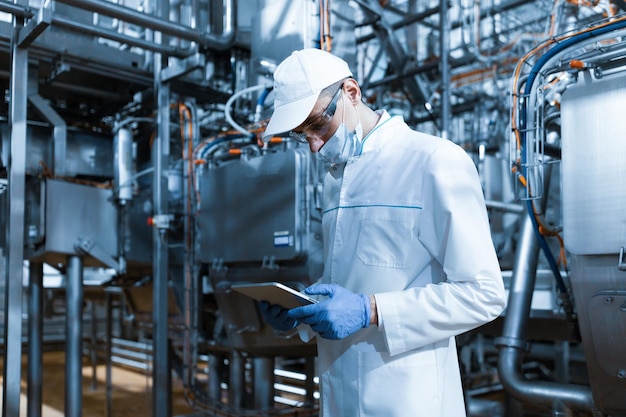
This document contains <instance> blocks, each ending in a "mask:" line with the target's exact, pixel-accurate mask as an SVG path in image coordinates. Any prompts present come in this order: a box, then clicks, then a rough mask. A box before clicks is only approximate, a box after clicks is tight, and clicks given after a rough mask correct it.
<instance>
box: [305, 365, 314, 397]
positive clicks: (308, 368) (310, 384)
mask: <svg viewBox="0 0 626 417" xmlns="http://www.w3.org/2000/svg"><path fill="white" fill-rule="evenodd" d="M304 372H305V375H306V381H305V382H304V389H305V390H306V393H305V394H304V395H305V402H306V404H313V402H314V401H315V357H308V358H306V359H305V362H304Z"/></svg>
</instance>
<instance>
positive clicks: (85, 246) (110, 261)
mask: <svg viewBox="0 0 626 417" xmlns="http://www.w3.org/2000/svg"><path fill="white" fill-rule="evenodd" d="M74 249H76V251H77V252H82V253H85V254H87V255H91V256H93V257H94V258H95V259H97V260H99V261H100V262H102V263H103V264H105V265H106V266H108V267H110V268H113V269H115V270H116V271H117V272H118V273H120V274H123V273H124V272H126V271H122V270H121V269H122V268H121V265H122V263H120V262H118V261H117V260H116V259H115V258H113V257H112V256H111V255H109V254H108V253H106V252H105V251H104V250H103V249H102V248H100V247H99V246H98V244H97V243H96V241H95V240H93V239H89V238H86V237H82V236H79V237H78V238H76V241H75V242H74ZM124 269H125V268H124Z"/></svg>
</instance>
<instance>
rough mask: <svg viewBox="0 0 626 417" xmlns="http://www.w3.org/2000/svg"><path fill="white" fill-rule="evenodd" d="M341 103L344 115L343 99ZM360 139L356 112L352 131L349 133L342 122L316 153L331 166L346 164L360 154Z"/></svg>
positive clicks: (360, 131)
mask: <svg viewBox="0 0 626 417" xmlns="http://www.w3.org/2000/svg"><path fill="white" fill-rule="evenodd" d="M342 101H343V102H344V105H343V108H344V112H343V114H344V115H345V109H346V105H345V99H344V100H342ZM342 118H343V117H342ZM362 139H363V127H362V126H361V120H360V119H359V113H358V112H357V125H356V127H355V128H354V131H352V132H349V131H348V127H347V126H346V124H345V123H344V122H343V120H342V121H341V124H340V125H339V127H338V128H337V130H336V131H335V133H334V134H333V135H332V136H331V137H330V139H328V141H326V143H325V144H324V146H322V147H321V149H320V150H319V151H318V153H319V155H320V156H321V157H322V159H323V160H325V161H326V162H329V163H330V164H332V165H336V164H342V163H345V162H348V159H350V158H351V157H353V156H356V155H359V154H360V153H361V141H362Z"/></svg>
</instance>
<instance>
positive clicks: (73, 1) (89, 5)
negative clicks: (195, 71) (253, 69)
mask: <svg viewBox="0 0 626 417" xmlns="http://www.w3.org/2000/svg"><path fill="white" fill-rule="evenodd" d="M57 1H58V2H59V3H65V4H68V5H70V6H74V7H78V8H81V9H84V10H88V11H91V12H95V13H101V14H104V15H107V16H110V17H113V18H118V19H121V20H124V21H126V22H129V23H134V24H136V25H139V26H142V27H146V28H150V29H153V30H155V31H159V32H161V33H163V34H166V35H172V36H175V37H178V38H181V39H185V40H189V41H193V42H197V43H198V44H199V45H200V46H204V47H208V48H212V49H218V50H226V49H228V48H230V47H231V46H232V45H233V43H234V42H235V37H236V28H237V7H236V4H237V2H236V1H235V0H224V2H223V4H224V28H223V32H222V33H221V34H220V35H215V34H212V33H206V32H200V31H198V30H194V29H192V28H189V27H187V26H183V25H180V24H178V23H174V22H170V21H169V20H166V18H167V16H160V17H157V16H152V15H148V14H145V13H142V12H140V11H138V10H133V9H131V8H128V7H126V6H120V5H118V4H115V3H110V2H105V1H101V0H57Z"/></svg>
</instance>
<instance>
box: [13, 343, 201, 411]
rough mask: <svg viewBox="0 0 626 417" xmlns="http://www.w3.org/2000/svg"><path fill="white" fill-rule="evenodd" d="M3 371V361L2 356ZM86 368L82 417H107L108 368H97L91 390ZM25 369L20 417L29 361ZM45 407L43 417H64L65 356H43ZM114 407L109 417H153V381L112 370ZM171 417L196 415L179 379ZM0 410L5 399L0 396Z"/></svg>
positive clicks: (90, 372)
mask: <svg viewBox="0 0 626 417" xmlns="http://www.w3.org/2000/svg"><path fill="white" fill-rule="evenodd" d="M0 359H2V360H1V361H0V370H1V369H2V367H3V366H4V358H2V357H1V356H0ZM84 364H85V366H84V367H83V391H82V394H83V417H100V416H102V417H105V416H106V415H107V414H106V385H105V384H106V379H105V378H106V367H105V365H104V364H102V365H98V366H97V367H96V384H95V387H92V367H91V365H90V364H89V363H88V361H87V359H85V361H84ZM23 365H24V366H23V367H22V383H21V385H22V397H21V405H20V417H26V396H25V393H26V360H25V359H24V360H23ZM43 379H44V382H43V384H42V385H43V393H42V397H43V400H42V402H43V405H42V414H41V415H42V417H63V415H64V413H63V409H64V403H65V394H64V392H65V354H64V353H63V352H46V353H44V355H43ZM112 380H113V389H112V407H111V413H110V417H131V416H132V417H138V416H150V415H152V388H151V383H152V381H151V377H150V376H146V375H144V374H142V373H138V372H135V371H130V370H127V369H124V368H120V367H113V373H112ZM172 384H173V395H172V414H173V415H174V416H180V415H188V414H192V413H193V409H191V407H189V405H188V404H187V402H186V401H185V399H184V392H183V387H182V384H181V382H180V380H178V379H177V378H175V377H174V378H172ZM1 386H2V373H1V372H0V387H1ZM0 409H2V398H1V396H0Z"/></svg>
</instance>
